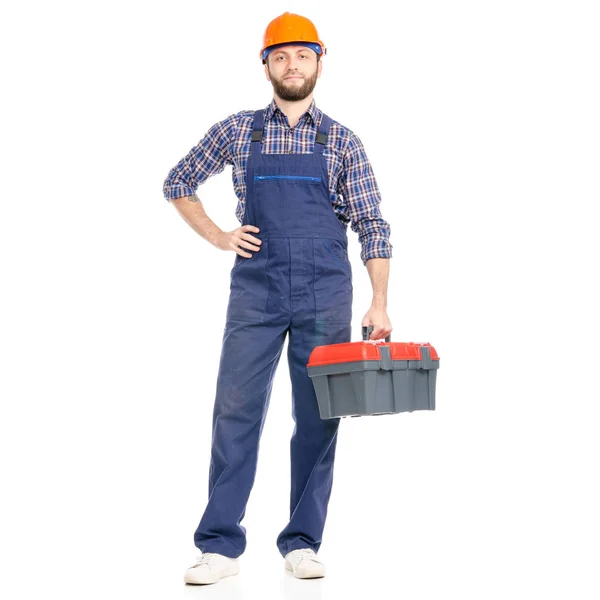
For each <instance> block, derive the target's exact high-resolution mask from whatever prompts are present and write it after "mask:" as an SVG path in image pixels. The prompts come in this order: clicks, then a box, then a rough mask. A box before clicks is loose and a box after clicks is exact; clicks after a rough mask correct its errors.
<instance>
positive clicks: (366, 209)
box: [163, 100, 392, 263]
mask: <svg viewBox="0 0 600 600" xmlns="http://www.w3.org/2000/svg"><path fill="white" fill-rule="evenodd" d="M322 115H323V113H322V112H321V111H320V110H319V109H318V108H317V107H316V106H315V102H314V100H313V102H312V103H311V105H310V107H309V108H308V110H307V111H306V113H304V115H302V117H301V119H300V121H299V122H298V124H297V125H296V127H294V128H293V130H290V128H289V124H288V121H287V117H286V116H285V115H284V114H283V113H282V112H281V111H280V110H279V108H278V106H277V104H276V103H275V101H274V100H273V101H272V102H271V104H269V106H268V107H267V108H266V111H265V135H264V137H263V153H265V154H286V153H298V154H309V153H311V152H312V150H313V145H314V140H315V135H316V132H317V130H318V127H319V124H320V122H321V117H322ZM253 119H254V111H251V110H245V111H241V112H239V113H237V114H233V115H230V116H229V117H227V118H226V119H224V120H223V121H220V122H218V123H216V124H215V125H213V126H212V127H211V128H210V129H209V130H208V132H207V133H206V135H205V136H204V137H203V138H202V139H201V140H200V142H198V144H197V145H196V146H194V147H193V148H192V149H191V150H190V152H189V153H188V154H187V155H186V156H185V157H183V158H182V159H181V160H180V161H179V163H177V165H176V166H175V167H173V169H171V171H170V172H169V175H168V176H167V178H166V179H165V182H164V186H163V193H164V196H165V198H166V199H167V200H176V199H177V198H183V197H184V196H191V195H192V194H193V193H194V192H195V191H196V190H197V188H198V186H199V185H200V184H201V183H203V182H204V181H206V180H207V179H208V178H209V177H211V176H213V175H216V174H217V173H221V172H222V171H223V170H224V169H225V167H226V166H227V165H231V166H232V173H231V175H232V180H233V187H234V191H235V194H236V196H237V197H238V204H237V208H236V212H235V214H236V217H237V218H238V220H239V221H240V223H241V222H242V220H243V218H244V209H245V198H246V164H247V162H248V157H249V155H250V139H251V137H252V122H253ZM323 155H324V156H325V159H326V161H327V165H328V172H329V195H330V198H331V203H332V205H333V209H334V211H335V213H336V215H337V216H338V218H339V219H340V221H341V222H342V223H343V224H344V225H345V226H347V225H348V224H350V226H351V229H352V231H354V232H355V233H357V234H358V238H359V241H360V244H361V260H362V261H363V263H366V262H367V260H369V259H371V258H391V256H392V245H391V244H390V239H389V238H390V226H389V224H388V223H387V221H385V220H384V219H383V218H382V216H381V212H380V210H379V203H380V202H381V194H380V192H379V188H378V186H377V182H376V180H375V176H374V174H373V170H372V169H371V165H370V163H369V160H368V158H367V155H366V153H365V150H364V148H363V145H362V143H361V141H360V139H359V138H358V137H357V136H356V135H355V134H354V133H353V132H352V131H350V130H349V129H347V128H346V127H344V126H343V125H340V124H339V123H337V122H336V121H332V124H331V129H330V132H329V140H328V142H327V146H326V148H325V149H324V152H323Z"/></svg>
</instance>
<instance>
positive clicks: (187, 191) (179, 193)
mask: <svg viewBox="0 0 600 600" xmlns="http://www.w3.org/2000/svg"><path fill="white" fill-rule="evenodd" d="M163 193H164V196H165V200H177V199H179V198H184V197H185V196H193V195H194V194H195V190H194V189H193V188H191V187H189V186H187V185H174V186H169V187H167V186H165V187H164V188H163Z"/></svg>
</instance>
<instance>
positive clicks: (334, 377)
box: [307, 327, 440, 419]
mask: <svg viewBox="0 0 600 600" xmlns="http://www.w3.org/2000/svg"><path fill="white" fill-rule="evenodd" d="M372 330H373V328H372V327H369V328H367V327H363V331H362V334H363V341H362V342H349V343H345V344H329V345H327V346H317V347H316V348H315V349H314V350H313V351H312V352H311V354H310V357H309V360H308V364H307V368H308V375H309V377H310V378H311V380H312V382H313V386H314V388H315V392H316V395H317V401H318V403H319V414H320V416H321V419H332V418H335V417H360V416H364V415H383V414H393V413H399V412H412V411H414V410H435V384H436V375H437V370H438V368H439V366H440V359H439V356H438V354H437V352H436V350H435V348H434V347H433V346H432V345H431V344H429V343H415V342H391V341H390V337H389V336H388V337H387V338H386V339H385V342H380V341H372V340H369V339H368V337H369V335H370V334H371V331H372Z"/></svg>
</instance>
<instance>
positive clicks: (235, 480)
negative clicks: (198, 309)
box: [194, 321, 287, 558]
mask: <svg viewBox="0 0 600 600" xmlns="http://www.w3.org/2000/svg"><path fill="white" fill-rule="evenodd" d="M286 330H287V325H284V324H279V325H269V324H265V323H260V324H253V323H247V322H239V321H238V322H235V321H230V322H228V323H227V326H226V329H225V334H224V337H223V347H222V351H221V359H220V366H219V375H218V380H217V392H216V399H215V406H214V412H213V430H212V447H211V462H210V470H209V498H208V504H207V506H206V509H205V512H204V515H203V516H202V519H201V521H200V524H199V525H198V528H197V529H196V532H195V534H194V543H195V545H196V547H198V548H199V549H200V550H202V551H203V552H218V553H219V554H223V555H225V556H229V557H231V558H237V557H238V556H240V555H241V554H242V553H243V552H244V550H245V549H246V529H245V527H243V526H242V525H241V524H240V523H241V521H242V520H243V518H244V515H245V512H246V504H247V502H248V498H249V496H250V491H251V489H252V486H253V484H254V478H255V475H256V465H257V460H258V448H259V441H260V436H261V434H262V429H263V425H264V421H265V417H266V414H267V410H268V405H269V399H270V395H271V388H272V384H273V377H274V374H275V370H276V368H277V364H278V362H279V358H280V356H281V350H282V348H283V343H284V340H285V335H286Z"/></svg>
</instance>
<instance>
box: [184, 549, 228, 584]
mask: <svg viewBox="0 0 600 600" xmlns="http://www.w3.org/2000/svg"><path fill="white" fill-rule="evenodd" d="M239 572H240V565H239V563H238V560H237V558H229V557H228V556H223V555H222V554H216V553H214V552H205V553H204V554H201V555H199V556H198V557H197V559H196V564H195V565H192V566H191V567H190V568H189V569H188V570H187V571H186V572H185V575H184V577H183V580H184V581H185V582H186V583H194V584H198V585H201V584H208V583H217V581H219V579H221V578H222V577H229V576H230V575H237V574H238V573H239Z"/></svg>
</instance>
